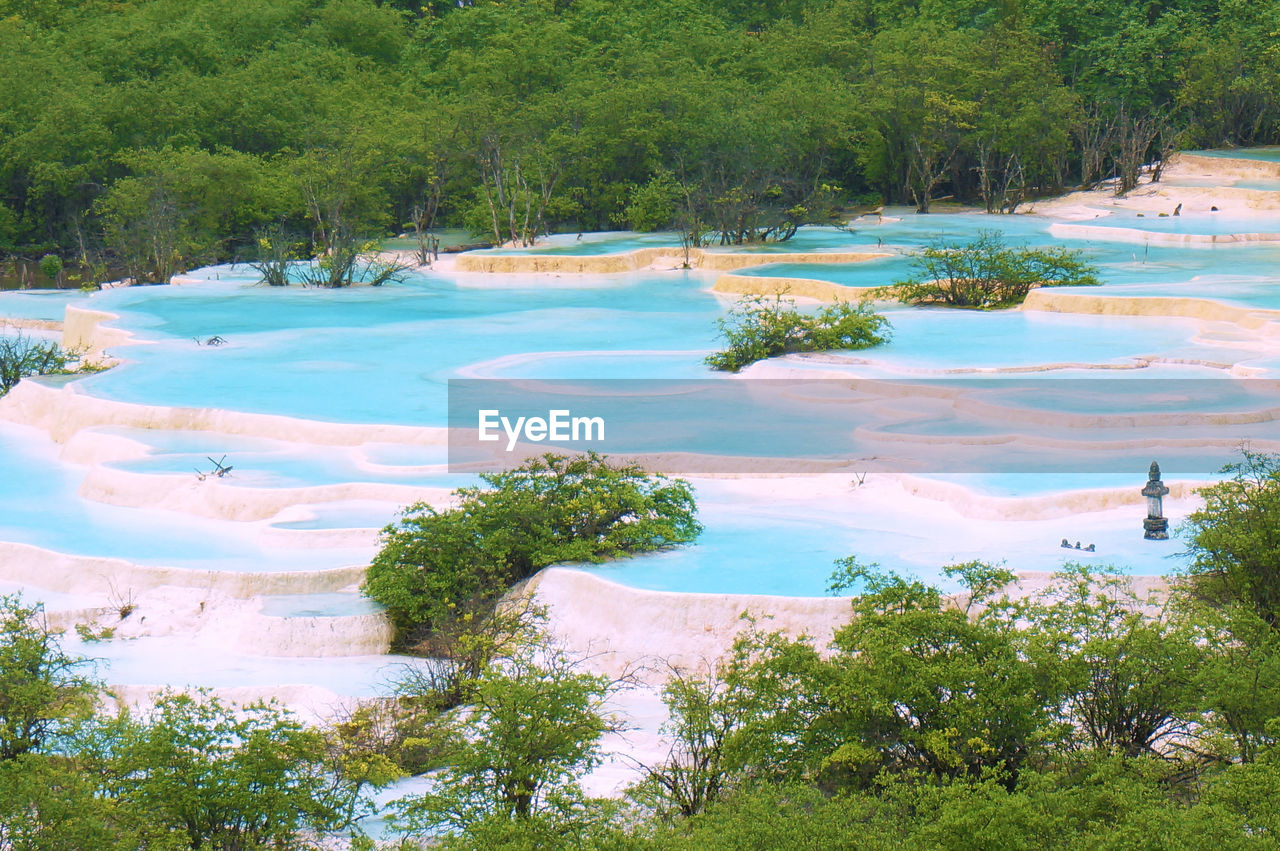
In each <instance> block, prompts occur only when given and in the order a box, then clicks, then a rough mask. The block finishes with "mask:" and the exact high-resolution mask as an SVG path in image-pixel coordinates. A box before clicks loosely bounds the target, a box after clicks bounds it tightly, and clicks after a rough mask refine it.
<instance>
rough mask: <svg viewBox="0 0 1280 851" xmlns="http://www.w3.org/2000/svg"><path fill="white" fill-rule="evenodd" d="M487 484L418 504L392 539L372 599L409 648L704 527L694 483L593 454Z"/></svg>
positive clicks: (372, 580)
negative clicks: (576, 570)
mask: <svg viewBox="0 0 1280 851" xmlns="http://www.w3.org/2000/svg"><path fill="white" fill-rule="evenodd" d="M481 479H482V480H483V481H484V483H485V487H482V488H461V489H459V490H457V491H455V492H454V500H455V507H454V508H450V509H448V510H444V511H438V510H436V509H434V508H432V507H430V506H428V505H425V504H418V505H413V506H410V507H409V508H407V509H405V511H404V513H403V515H402V519H401V520H400V521H399V522H398V523H396V524H393V525H391V526H388V527H387V528H386V529H384V530H383V536H382V549H381V550H380V551H379V553H378V555H377V556H376V557H375V558H374V560H373V563H372V564H371V565H370V568H369V572H368V574H367V576H366V579H365V584H364V591H365V593H366V594H367V595H369V596H370V597H372V598H373V599H374V600H376V601H378V602H379V603H381V604H382V605H383V606H386V608H387V611H388V614H389V615H390V617H391V619H392V622H393V623H394V624H395V626H396V628H397V630H398V631H399V635H400V637H401V639H402V640H404V639H407V638H411V637H414V636H415V633H416V635H417V637H423V636H425V635H427V634H430V633H431V632H433V631H439V630H442V629H444V628H446V625H447V624H449V623H450V622H451V621H453V620H454V619H456V618H458V617H478V616H482V615H483V613H485V612H487V611H489V610H490V609H491V608H492V604H493V602H494V601H495V600H496V599H497V598H498V597H500V596H501V595H502V594H503V593H505V591H506V590H507V588H509V587H510V586H511V585H512V584H513V583H515V582H518V581H519V580H521V579H525V578H527V577H529V576H532V575H533V574H534V573H536V572H537V571H538V570H541V569H542V568H544V567H546V566H548V565H551V564H556V563H558V562H572V561H594V562H598V561H603V560H605V559H610V558H623V557H626V556H630V555H634V554H636V553H643V552H651V551H654V550H660V549H664V548H666V547H671V546H676V545H679V544H687V543H690V542H692V541H693V540H694V539H695V538H696V537H697V536H698V534H699V532H701V530H702V527H701V526H700V525H699V524H698V522H697V520H696V519H695V508H694V500H693V492H692V490H691V489H690V487H689V485H688V484H687V483H686V482H684V481H681V480H679V479H676V480H668V479H666V478H665V477H663V476H651V475H649V474H647V473H645V471H644V470H643V469H641V468H639V467H637V466H634V465H619V466H615V465H613V464H610V463H609V462H608V460H607V459H605V458H603V457H601V456H599V455H596V454H594V453H592V454H589V455H584V456H576V457H563V456H558V455H550V454H549V455H545V456H543V457H541V458H537V459H533V460H531V461H529V462H527V463H525V464H524V465H522V466H520V467H517V468H515V469H513V470H508V471H505V472H501V473H485V474H482V475H481Z"/></svg>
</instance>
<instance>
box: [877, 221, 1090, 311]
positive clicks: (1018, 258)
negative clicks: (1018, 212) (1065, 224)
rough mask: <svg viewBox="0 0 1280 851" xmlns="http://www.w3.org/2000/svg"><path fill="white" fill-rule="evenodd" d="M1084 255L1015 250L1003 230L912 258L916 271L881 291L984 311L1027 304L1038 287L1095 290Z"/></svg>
mask: <svg viewBox="0 0 1280 851" xmlns="http://www.w3.org/2000/svg"><path fill="white" fill-rule="evenodd" d="M1081 256H1082V253H1081V252H1080V251H1073V250H1070V249H1066V248H1010V247H1009V246H1008V245H1007V244H1006V243H1005V240H1004V237H1003V236H1002V235H1001V234H1000V233H999V232H997V231H982V232H981V233H980V234H979V235H978V237H977V238H976V239H973V240H971V241H969V242H967V243H963V244H959V243H948V242H940V243H938V244H936V245H932V246H930V247H928V248H925V249H922V250H920V251H917V252H915V253H913V254H912V265H913V266H914V267H915V273H914V274H913V275H912V276H911V277H909V278H906V279H903V280H900V281H896V282H894V284H893V286H891V287H886V288H884V289H883V290H881V291H880V293H879V294H880V295H883V296H892V297H894V298H897V299H898V300H899V301H901V302H903V303H905V304H943V305H948V306H951V307H976V308H980V309H984V310H989V309H999V308H1005V307H1013V306H1016V305H1018V304H1021V303H1022V301H1023V300H1024V299H1025V298H1026V297H1027V293H1029V292H1030V291H1031V289H1032V287H1045V286H1091V285H1095V284H1097V283H1098V279H1097V278H1096V277H1094V272H1095V271H1096V270H1095V269H1094V267H1092V266H1090V265H1088V264H1087V263H1085V262H1084V260H1082V259H1081Z"/></svg>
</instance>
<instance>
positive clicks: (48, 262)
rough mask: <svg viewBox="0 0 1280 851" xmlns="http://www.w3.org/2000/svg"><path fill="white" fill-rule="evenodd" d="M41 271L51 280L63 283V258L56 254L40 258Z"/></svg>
mask: <svg viewBox="0 0 1280 851" xmlns="http://www.w3.org/2000/svg"><path fill="white" fill-rule="evenodd" d="M40 271H41V272H42V273H43V274H44V276H45V277H46V278H49V279H50V280H54V281H57V282H59V283H61V282H62V258H61V257H59V256H58V255H56V254H46V255H45V256H43V257H41V258H40Z"/></svg>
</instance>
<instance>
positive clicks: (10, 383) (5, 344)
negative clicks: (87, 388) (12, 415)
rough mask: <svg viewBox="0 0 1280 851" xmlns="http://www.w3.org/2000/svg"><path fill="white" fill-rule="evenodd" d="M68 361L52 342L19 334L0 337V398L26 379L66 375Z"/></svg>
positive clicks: (64, 352)
mask: <svg viewBox="0 0 1280 851" xmlns="http://www.w3.org/2000/svg"><path fill="white" fill-rule="evenodd" d="M72 359H73V357H72V355H70V354H68V353H67V352H66V351H64V350H63V348H62V347H61V346H59V345H58V344H57V343H56V342H54V341H53V340H40V339H35V338H32V337H28V336H26V335H25V334H23V333H22V332H21V331H19V332H17V333H15V334H8V333H4V334H0V396H3V395H4V394H5V393H8V392H9V391H10V390H12V389H13V388H14V387H16V386H17V385H18V382H19V381H21V380H22V379H24V378H26V377H27V376H30V375H53V374H56V373H63V372H67V367H68V366H69V365H70V364H71V362H72Z"/></svg>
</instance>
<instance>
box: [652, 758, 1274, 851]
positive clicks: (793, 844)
mask: <svg viewBox="0 0 1280 851" xmlns="http://www.w3.org/2000/svg"><path fill="white" fill-rule="evenodd" d="M1276 777H1277V773H1276V771H1275V767H1274V766H1265V767H1264V766H1231V767H1229V768H1227V769H1226V770H1225V771H1223V772H1221V773H1220V774H1218V775H1215V776H1214V777H1213V778H1211V779H1210V781H1209V783H1208V785H1207V788H1206V789H1205V790H1204V794H1203V795H1202V796H1201V800H1199V801H1188V800H1186V799H1185V798H1184V797H1183V796H1181V795H1180V794H1179V793H1178V791H1177V790H1174V789H1171V787H1170V783H1171V781H1172V780H1173V778H1172V776H1171V771H1170V768H1169V766H1168V765H1167V764H1166V763H1164V762H1163V761H1161V760H1155V759H1150V758H1143V759H1140V760H1133V759H1130V760H1123V759H1117V758H1114V757H1106V756H1093V755H1089V756H1085V757H1083V758H1068V759H1066V760H1064V762H1063V764H1062V765H1061V766H1059V767H1056V768H1048V769H1041V770H1034V771H1033V770H1027V771H1024V772H1022V773H1021V775H1020V779H1019V782H1018V785H1017V787H1016V788H1013V789H1010V788H1009V786H1008V784H1007V783H1006V782H1003V780H1002V779H1001V778H999V777H997V776H988V777H982V778H979V779H976V780H975V779H956V780H951V781H946V782H942V783H924V782H920V778H918V777H913V776H910V775H905V776H899V777H886V778H884V779H883V781H882V782H880V783H879V784H877V786H876V787H875V788H873V789H867V790H850V791H845V792H842V793H840V794H837V795H834V796H832V795H829V794H824V793H823V792H822V791H821V790H819V789H816V788H813V787H810V786H805V785H799V784H787V785H772V784H770V785H759V786H754V787H748V788H744V789H743V790H741V791H739V792H738V793H736V794H735V795H733V796H732V797H731V798H730V799H729V800H727V801H725V802H724V803H723V804H721V805H718V806H716V807H713V808H712V809H711V810H709V811H708V812H707V813H706V814H705V815H702V816H699V817H696V818H694V819H691V820H690V821H689V822H687V823H684V824H680V825H676V826H673V827H670V828H667V829H665V830H661V831H659V832H658V833H657V835H656V836H655V837H654V840H653V843H652V844H653V847H657V848H664V849H700V851H701V849H711V851H732V850H733V849H738V848H837V849H850V851H852V849H884V851H889V849H897V848H975V847H976V848H1053V849H1077V848H1080V849H1083V848H1140V849H1151V851H1156V850H1157V849H1169V848H1191V847H1193V846H1194V845H1195V844H1199V843H1201V842H1205V841H1209V842H1212V843H1214V844H1216V845H1219V846H1221V847H1228V848H1255V847H1256V848H1267V847H1271V846H1272V845H1273V844H1274V833H1273V832H1274V830H1275V828H1274V823H1275V819H1274V811H1275V810H1274V807H1271V806H1269V805H1268V803H1267V802H1268V801H1269V800H1270V799H1269V798H1268V796H1269V795H1274V793H1275V786H1274V785H1273V784H1274V783H1275V782H1276Z"/></svg>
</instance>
